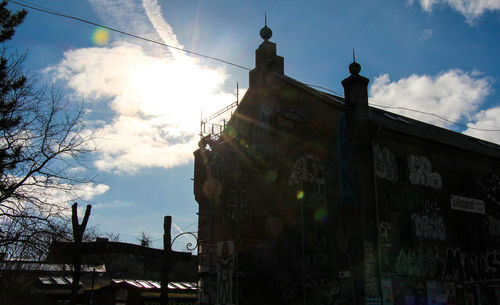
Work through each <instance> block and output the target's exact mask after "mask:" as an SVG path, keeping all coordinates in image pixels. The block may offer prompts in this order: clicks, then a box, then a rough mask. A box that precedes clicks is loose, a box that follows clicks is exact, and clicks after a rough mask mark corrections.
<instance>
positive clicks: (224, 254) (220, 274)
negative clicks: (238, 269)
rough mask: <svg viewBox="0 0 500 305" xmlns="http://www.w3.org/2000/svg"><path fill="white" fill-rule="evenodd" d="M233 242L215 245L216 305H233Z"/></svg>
mask: <svg viewBox="0 0 500 305" xmlns="http://www.w3.org/2000/svg"><path fill="white" fill-rule="evenodd" d="M233 271H234V242H233V241H223V242H218V243H217V302H216V304H228V305H231V304H234V302H233Z"/></svg>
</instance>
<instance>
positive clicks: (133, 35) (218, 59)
mask: <svg viewBox="0 0 500 305" xmlns="http://www.w3.org/2000/svg"><path fill="white" fill-rule="evenodd" d="M8 2H10V3H14V4H17V5H19V6H22V7H26V8H30V9H33V10H36V11H40V12H44V13H47V14H51V15H55V16H59V17H64V18H68V19H73V20H76V21H80V22H84V23H87V24H90V25H94V26H98V27H101V28H104V29H107V30H110V31H113V32H117V33H120V34H123V35H126V36H130V37H133V38H137V39H140V40H143V41H147V42H151V43H154V44H157V45H161V46H164V47H167V48H171V49H175V50H178V51H182V52H185V53H188V54H192V55H195V56H199V57H203V58H208V59H212V60H216V61H219V62H222V63H225V64H228V65H231V66H234V67H237V68H240V69H244V70H248V71H250V70H251V69H250V68H248V67H245V66H242V65H238V64H235V63H232V62H230V61H227V60H224V59H221V58H218V57H214V56H209V55H205V54H202V53H198V52H194V51H190V50H186V49H182V48H179V47H175V46H171V45H168V44H166V43H163V42H160V41H156V40H153V39H150V38H145V37H142V36H139V35H135V34H131V33H128V32H125V31H122V30H118V29H115V28H112V27H109V26H106V25H103V24H99V23H96V22H93V21H89V20H86V19H83V18H79V17H75V16H71V15H68V14H64V13H61V12H57V11H54V10H51V9H47V8H43V7H40V6H35V5H34V4H27V3H26V2H22V1H14V0H8ZM306 85H307V86H311V87H316V88H321V89H323V90H327V91H329V92H332V93H334V94H337V95H339V96H342V94H340V93H338V92H335V91H333V90H331V89H328V88H325V87H322V86H318V85H312V84H306ZM371 105H373V106H377V107H382V108H392V109H401V110H407V111H412V112H417V113H421V114H426V115H431V116H434V117H437V118H439V119H441V120H444V121H446V122H449V123H451V124H455V125H457V126H461V127H464V128H468V129H473V130H479V131H493V132H499V131H500V129H485V128H478V127H469V126H467V125H464V124H461V123H459V122H456V121H452V120H450V119H448V118H445V117H443V116H440V115H437V114H435V113H430V112H425V111H420V110H416V109H411V108H406V107H399V106H388V105H377V104H371Z"/></svg>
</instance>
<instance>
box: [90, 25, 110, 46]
mask: <svg viewBox="0 0 500 305" xmlns="http://www.w3.org/2000/svg"><path fill="white" fill-rule="evenodd" d="M92 42H93V43H94V44H95V45H98V46H102V45H105V44H107V43H108V42H109V31H108V30H106V29H104V28H101V27H98V28H96V29H95V30H94V33H92Z"/></svg>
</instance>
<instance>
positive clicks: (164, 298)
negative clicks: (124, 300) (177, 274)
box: [160, 216, 172, 305]
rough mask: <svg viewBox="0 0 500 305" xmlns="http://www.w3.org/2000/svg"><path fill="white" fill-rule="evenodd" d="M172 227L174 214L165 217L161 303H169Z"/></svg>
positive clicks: (163, 304)
mask: <svg viewBox="0 0 500 305" xmlns="http://www.w3.org/2000/svg"><path fill="white" fill-rule="evenodd" d="M171 228H172V216H165V218H164V219H163V262H162V268H161V288H160V291H161V295H160V304H161V305H167V304H168V273H169V271H170V258H171V254H172V246H171V239H172V236H171V235H170V230H171Z"/></svg>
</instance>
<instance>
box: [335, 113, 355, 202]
mask: <svg viewBox="0 0 500 305" xmlns="http://www.w3.org/2000/svg"><path fill="white" fill-rule="evenodd" d="M338 141H339V143H338V154H339V163H340V166H339V171H340V196H341V205H342V206H356V204H357V201H356V196H355V195H354V177H353V167H352V164H351V149H350V147H349V141H348V139H347V121H346V118H345V117H342V118H341V119H340V121H339V136H338Z"/></svg>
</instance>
